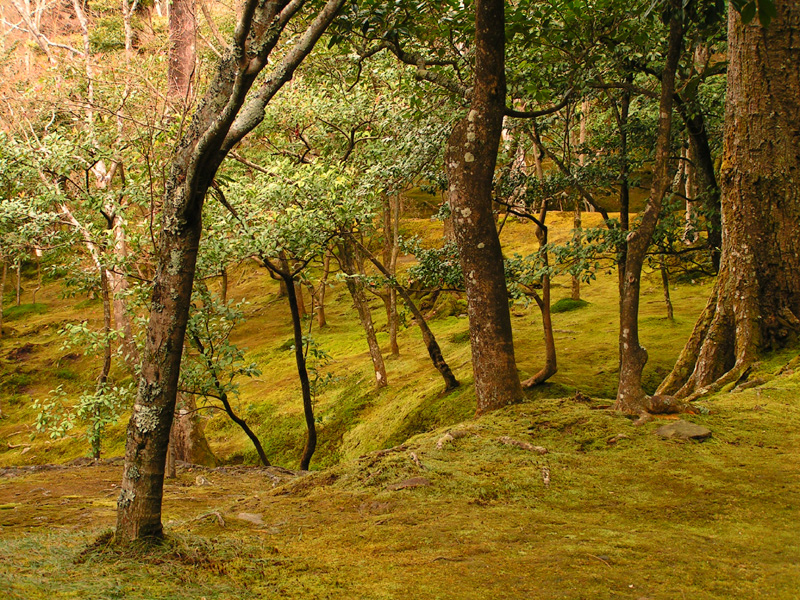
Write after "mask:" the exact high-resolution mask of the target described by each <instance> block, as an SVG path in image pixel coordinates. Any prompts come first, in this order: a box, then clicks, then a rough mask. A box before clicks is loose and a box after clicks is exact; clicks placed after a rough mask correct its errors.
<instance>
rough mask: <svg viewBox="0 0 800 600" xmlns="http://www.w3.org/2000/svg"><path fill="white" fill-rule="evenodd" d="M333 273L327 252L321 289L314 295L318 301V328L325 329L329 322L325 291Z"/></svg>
mask: <svg viewBox="0 0 800 600" xmlns="http://www.w3.org/2000/svg"><path fill="white" fill-rule="evenodd" d="M330 272H331V253H330V251H327V250H326V251H325V257H324V258H323V259H322V279H320V281H319V287H318V288H317V292H316V294H315V295H314V297H315V299H316V310H317V326H318V327H325V326H326V325H327V324H328V320H327V319H326V318H325V291H326V290H327V288H328V276H329V275H330Z"/></svg>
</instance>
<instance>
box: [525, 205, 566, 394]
mask: <svg viewBox="0 0 800 600" xmlns="http://www.w3.org/2000/svg"><path fill="white" fill-rule="evenodd" d="M546 218H547V206H543V207H542V210H541V211H540V212H539V223H537V224H536V237H537V239H538V240H539V248H542V247H543V246H545V245H547V227H546V226H545V224H544V223H545V219H546ZM548 264H549V260H548V256H547V252H545V253H544V266H545V268H547V267H548ZM533 299H534V300H535V301H536V304H537V306H538V307H539V312H541V313H542V331H543V334H544V353H545V360H544V366H543V367H542V368H541V369H540V370H539V372H538V373H536V374H535V375H533V376H532V377H529V378H528V379H526V380H525V381H523V382H522V387H523V389H526V390H527V389H530V388H532V387H535V386H537V385H540V384H542V383H544V382H545V381H547V380H548V379H550V378H551V377H552V376H553V375H555V374H556V373H557V372H558V361H557V356H556V340H555V337H554V336H553V318H552V312H551V311H550V275H549V274H547V273H545V274H544V275H543V276H542V295H541V297H539V295H538V294H536V292H535V291H534V294H533Z"/></svg>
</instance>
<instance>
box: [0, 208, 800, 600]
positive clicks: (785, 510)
mask: <svg viewBox="0 0 800 600" xmlns="http://www.w3.org/2000/svg"><path fill="white" fill-rule="evenodd" d="M592 217H593V216H592V215H585V222H586V223H591V220H592ZM571 219H572V217H571V215H570V214H565V215H553V223H552V225H551V232H552V236H553V238H554V239H556V240H557V239H558V238H559V236H560V237H561V238H565V237H566V236H568V235H569V231H570V227H571ZM403 227H404V235H406V236H410V235H414V234H418V235H421V236H422V237H423V238H425V239H427V240H435V239H440V237H441V231H440V224H437V223H431V222H430V221H429V220H427V219H419V220H409V221H406V222H404V224H403ZM503 236H504V244H507V245H508V247H510V248H511V249H512V250H513V251H517V252H520V253H522V254H525V253H527V252H530V251H532V250H533V249H534V248H535V243H533V242H532V241H531V240H532V239H533V236H532V235H531V230H530V228H529V227H526V226H524V225H523V224H518V223H513V222H512V223H509V224H508V225H507V227H506V228H505V229H504V233H503ZM407 264H408V263H407V261H406V262H404V265H407ZM232 280H233V285H232V287H231V295H232V297H234V298H236V299H243V298H247V300H248V302H249V303H248V304H247V305H245V307H244V310H245V313H246V314H247V318H248V320H247V324H246V326H244V327H242V328H240V329H239V330H237V331H235V335H234V341H235V342H236V343H238V344H240V345H241V346H243V347H245V348H247V354H246V356H247V358H248V360H253V361H254V362H256V363H257V364H258V365H259V367H260V369H261V370H262V372H264V373H265V375H262V376H260V377H256V378H254V379H252V380H243V381H242V382H241V397H240V398H239V399H238V400H237V401H236V407H237V409H238V410H240V411H241V414H242V415H243V416H245V418H246V419H247V420H248V422H250V423H251V424H252V426H253V428H254V430H255V431H256V433H257V434H258V435H259V438H260V439H261V440H262V443H263V444H264V447H265V449H266V451H267V453H268V455H269V457H270V459H271V460H272V462H273V463H274V464H279V465H283V466H286V467H292V466H295V465H296V462H297V459H298V457H299V454H300V449H301V448H302V444H303V441H304V431H303V420H302V412H301V407H300V403H299V399H298V396H299V394H298V390H297V387H298V386H297V382H296V373H295V372H294V366H293V364H292V356H291V355H292V353H291V352H289V351H287V349H288V348H289V345H287V340H289V339H290V337H291V329H290V327H289V323H288V318H287V317H288V309H287V308H286V306H285V300H284V299H280V298H278V297H277V294H276V293H275V292H276V291H277V284H275V282H273V281H271V280H270V279H269V277H267V276H266V275H265V274H263V273H260V272H257V271H254V270H253V269H252V268H251V267H247V268H244V269H241V270H240V271H239V272H238V273H236V276H235V277H232ZM25 283H26V285H27V287H28V289H30V288H31V287H32V286H33V285H34V283H33V282H32V281H30V280H26V282H25ZM569 289H570V282H569V280H568V279H567V278H558V279H557V280H556V283H555V289H554V298H553V299H554V301H557V300H559V299H561V298H562V297H566V296H568V295H569ZM708 289H709V282H708V280H702V279H698V280H697V281H693V280H692V279H691V277H684V278H682V279H678V278H675V279H674V281H673V285H672V286H671V292H672V298H673V302H674V304H675V319H674V320H672V321H670V320H668V319H666V318H665V316H664V303H663V295H662V294H663V291H662V289H661V286H660V277H659V276H658V274H657V273H649V274H648V275H647V276H646V277H645V280H644V287H643V295H642V299H643V301H642V313H641V320H640V323H641V330H642V333H641V335H642V339H643V342H644V344H645V345H646V346H647V347H648V350H649V353H650V361H649V363H648V367H647V370H646V373H645V382H646V385H647V387H648V389H649V390H651V391H652V389H653V388H654V386H655V385H656V384H657V382H658V381H660V379H661V378H662V377H663V375H664V374H665V373H666V372H667V370H668V369H669V368H670V367H671V365H672V363H673V362H674V361H675V359H676V357H677V355H678V353H679V352H680V349H681V347H682V345H683V343H684V342H685V340H686V339H687V338H688V336H689V333H690V332H691V329H692V327H693V325H694V322H695V320H696V318H697V315H698V314H699V312H700V311H701V310H702V307H703V306H704V304H705V301H706V297H707V293H708ZM26 293H29V292H26ZM582 293H583V298H584V299H585V300H587V301H588V304H587V305H585V306H583V307H582V308H579V309H576V310H571V311H566V312H559V313H556V314H554V326H555V332H556V343H557V348H558V356H559V372H558V373H557V374H556V376H555V377H553V379H552V380H551V381H550V382H548V384H546V385H544V386H541V387H540V388H538V389H536V390H534V391H532V392H530V393H529V394H528V395H527V399H526V402H524V403H523V404H520V405H517V406H512V407H508V408H507V409H504V410H502V411H498V412H497V413H494V414H491V415H486V416H483V417H480V418H477V419H476V418H474V417H473V414H474V410H475V404H474V402H475V401H474V394H473V393H472V385H471V372H470V355H469V343H468V335H467V321H466V317H465V316H464V315H463V314H462V310H463V309H462V307H461V305H459V304H458V300H457V299H455V300H454V299H453V298H449V299H448V298H443V299H440V301H439V302H438V303H437V304H436V305H435V306H433V307H432V308H429V309H428V314H429V315H430V316H431V317H432V320H431V327H432V328H433V330H434V332H435V333H436V335H437V337H438V339H439V341H440V343H441V345H442V349H443V352H444V354H445V357H446V358H447V360H448V361H449V362H450V364H451V366H452V367H453V369H454V371H455V373H456V375H457V376H458V377H459V379H461V381H462V382H463V384H464V385H462V387H460V388H459V389H458V390H456V391H455V392H453V393H451V394H449V395H446V396H443V395H442V394H441V388H442V383H441V380H440V379H439V378H438V376H437V374H436V372H435V371H434V370H433V369H432V367H431V366H430V363H429V361H428V359H427V357H426V356H425V353H424V349H423V348H422V346H421V343H420V340H419V334H418V332H417V330H416V328H415V327H413V324H409V326H408V327H405V328H404V329H403V330H402V332H401V336H400V346H401V355H400V356H399V357H391V358H389V359H388V360H387V370H388V374H389V383H390V385H389V387H388V388H385V389H383V390H381V391H375V390H374V389H371V386H370V385H369V384H368V383H367V382H369V381H370V380H371V378H370V373H371V369H370V365H369V359H368V355H367V352H366V343H365V341H364V339H363V333H362V332H361V331H360V330H359V328H358V325H357V322H356V320H355V318H354V315H353V312H354V311H353V309H352V305H351V303H350V301H349V298H348V297H347V295H346V293H345V292H344V290H343V286H342V284H341V283H340V282H337V283H336V284H335V285H334V286H333V287H332V288H331V290H329V305H328V316H329V325H328V327H326V328H324V329H315V330H314V332H313V335H314V337H315V339H316V340H317V341H318V342H319V343H320V344H321V345H322V347H323V348H325V349H326V350H327V351H328V352H330V353H331V355H332V356H333V357H334V359H335V361H334V363H332V364H331V365H329V366H328V367H327V368H326V369H327V370H328V371H329V372H330V373H331V374H332V376H333V379H332V381H331V382H330V384H329V385H328V386H327V387H326V388H325V389H324V390H323V392H322V393H321V394H320V396H319V397H318V398H317V400H316V406H315V408H316V414H317V417H318V420H319V424H318V427H319V434H320V445H319V447H318V451H317V454H316V455H315V457H314V461H313V462H312V468H313V469H314V470H313V471H312V472H310V473H299V472H295V471H291V470H288V469H283V468H277V467H272V468H267V469H264V468H259V467H254V466H244V465H240V464H238V463H242V462H244V463H250V464H252V463H253V462H254V453H253V451H252V449H251V448H250V446H249V443H248V441H247V439H246V438H245V437H244V436H243V434H241V432H240V431H238V429H237V428H235V427H232V426H231V425H230V423H228V422H227V421H226V420H225V419H224V418H223V417H222V416H220V415H216V416H213V417H211V418H209V419H208V421H207V426H206V432H207V435H208V438H209V442H210V444H211V447H212V448H213V450H214V452H215V454H216V455H217V457H218V458H219V459H220V461H221V463H222V464H224V465H226V466H223V467H218V468H215V469H212V468H203V467H193V466H188V465H184V466H182V467H180V468H179V471H178V478H177V479H176V480H168V481H167V483H166V488H165V499H164V524H165V527H166V532H167V535H168V538H167V542H166V543H165V544H163V545H161V546H158V547H154V548H149V549H145V548H142V549H139V550H137V551H136V552H132V553H131V552H129V553H126V554H123V553H119V552H118V551H116V550H114V549H113V548H111V547H109V546H107V545H106V544H104V543H103V540H105V539H107V532H109V531H110V530H111V528H113V526H114V521H115V507H116V498H117V496H118V493H119V491H118V485H119V482H120V480H121V469H122V466H121V462H120V458H119V456H120V455H121V453H122V448H123V445H124V427H125V421H126V418H125V415H123V418H122V419H121V420H120V423H119V424H118V425H116V426H114V427H112V428H110V430H109V432H108V435H107V439H105V440H104V446H103V456H108V457H117V458H112V459H110V460H107V459H104V460H102V461H100V462H99V463H95V462H93V461H90V460H88V459H86V458H82V457H85V455H86V451H87V445H86V440H85V438H84V437H83V430H82V429H81V427H80V426H78V427H76V428H75V429H74V430H72V431H71V432H69V435H68V436H67V437H66V438H64V439H49V437H48V436H47V435H43V434H41V433H39V434H36V433H35V430H34V427H33V424H34V422H35V418H36V413H37V409H36V408H34V405H33V401H34V400H37V399H39V400H40V399H43V398H46V397H47V396H48V394H49V390H52V389H54V388H56V387H57V386H59V385H60V386H62V387H63V389H64V390H65V391H66V392H67V393H68V395H70V396H74V395H77V394H78V393H79V392H80V391H81V390H83V389H86V387H87V386H91V385H92V382H93V380H94V377H96V368H97V365H96V362H97V360H96V357H82V356H81V354H80V351H79V349H74V348H72V349H65V348H64V347H63V346H62V342H63V339H62V338H61V337H60V336H59V335H58V333H57V330H58V328H59V327H60V326H61V324H63V323H64V322H65V321H69V322H80V321H84V320H87V319H88V323H89V325H90V326H96V324H97V323H98V320H99V316H100V311H99V305H98V304H97V302H96V301H90V300H81V301H76V300H75V299H74V298H73V299H69V298H64V297H62V296H61V295H60V294H61V288H60V284H59V283H58V282H51V283H46V285H45V286H44V288H43V289H42V290H40V291H39V293H38V296H37V303H36V304H23V305H22V306H20V307H12V308H10V309H8V310H7V311H5V315H6V323H5V327H4V338H3V340H2V342H0V344H2V347H1V348H0V409H2V411H3V412H2V418H0V599H2V600H5V599H6V598H9V599H12V600H17V599H19V600H34V599H38V598H47V599H56V598H99V599H106V598H126V599H132V600H137V599H139V600H153V599H173V598H174V599H190V598H191V599H193V600H200V599H203V598H205V599H206V600H211V599H220V600H234V599H235V600H239V599H249V598H266V599H272V598H297V599H300V598H302V599H315V598H321V599H322V598H331V599H339V598H341V599H369V600H371V599H376V600H377V599H390V598H403V599H408V598H414V599H416V598H420V599H425V600H428V599H436V598H442V599H445V598H447V599H449V598H459V599H470V598H476V599H477V598H481V599H483V598H509V599H511V598H514V599H517V598H534V599H540V598H541V599H550V598H566V599H575V600H577V599H584V598H585V599H597V598H629V599H632V600H643V599H650V600H656V599H663V600H675V599H677V600H682V599H683V598H693V599H697V600H704V599H718V600H723V599H731V598H742V599H748V600H749V599H758V598H764V599H770V600H772V599H778V600H782V599H786V600H790V599H791V600H795V599H797V598H798V597H800V596H798V590H800V568H798V565H800V521H798V519H797V514H798V510H800V469H798V462H797V456H798V453H800V368H798V366H797V364H796V363H797V362H798V360H797V358H796V356H797V354H798V349H794V350H789V351H785V352H782V353H780V354H777V355H775V356H773V357H770V358H769V359H768V360H766V361H764V362H763V363H761V364H760V365H759V367H758V369H757V370H756V372H754V373H753V374H751V376H750V379H749V381H748V383H747V385H748V386H750V387H747V389H737V390H733V391H726V392H725V393H720V394H717V395H715V396H713V397H711V398H707V399H705V400H703V401H701V402H700V405H701V406H702V407H704V408H705V409H707V410H702V411H699V413H698V414H692V415H682V418H684V419H686V420H689V421H693V422H695V423H697V424H700V425H703V426H705V427H707V428H709V429H710V430H711V431H712V437H711V438H710V439H707V440H706V441H704V442H696V441H678V440H670V439H663V438H661V437H659V436H658V435H656V433H655V431H656V430H657V429H658V428H659V427H660V426H661V425H663V424H664V423H667V422H670V421H672V418H658V419H654V420H653V421H651V422H648V423H645V424H643V425H640V426H635V425H633V422H632V421H631V420H629V419H627V418H626V417H624V416H621V415H619V414H616V413H614V412H613V411H610V410H608V407H609V405H610V404H611V400H610V398H613V395H614V389H615V385H616V377H617V373H616V368H617V359H616V351H617V350H616V344H617V342H616V336H617V314H616V313H617V282H616V275H615V273H613V272H606V271H605V270H603V269H601V270H600V271H599V272H598V277H597V280H596V281H593V282H592V284H591V285H584V286H583V290H582ZM462 302H463V300H462ZM6 306H8V302H7V303H6ZM373 308H374V314H375V316H376V319H377V326H378V327H379V328H381V327H382V326H383V325H384V324H385V317H383V316H382V314H381V312H382V311H381V310H379V309H380V302H379V301H378V300H373ZM382 318H383V321H382V320H381V319H382ZM512 318H513V321H514V331H515V341H516V344H517V359H518V364H519V367H520V370H521V372H522V373H523V375H525V374H530V373H532V372H534V371H535V370H536V369H538V368H539V367H540V366H541V357H542V342H541V319H540V317H539V315H538V311H537V310H536V308H535V306H533V307H530V306H529V307H526V306H522V305H514V307H513V310H512ZM379 340H380V342H381V343H382V344H386V341H387V336H386V333H385V331H381V333H380V334H379ZM787 364H789V365H794V366H790V367H786V365H787ZM115 374H116V376H117V377H118V378H124V377H126V375H125V373H123V372H121V371H116V372H115ZM576 390H579V391H581V392H582V393H583V394H585V395H586V396H588V397H590V398H592V399H591V400H585V399H582V398H585V397H584V396H576V395H575V391H576ZM447 432H450V436H446V435H445V434H446V433H447ZM451 438H452V439H451ZM526 444H527V445H528V446H526ZM533 446H541V447H543V448H545V449H546V450H547V452H546V453H544V454H540V453H538V452H537V451H536V449H535V448H534V449H531V448H532V447H533ZM98 540H99V541H98Z"/></svg>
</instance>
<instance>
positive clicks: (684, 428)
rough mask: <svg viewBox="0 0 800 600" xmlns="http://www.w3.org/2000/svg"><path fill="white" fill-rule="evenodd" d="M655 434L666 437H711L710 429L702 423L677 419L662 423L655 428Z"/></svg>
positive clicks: (702, 438)
mask: <svg viewBox="0 0 800 600" xmlns="http://www.w3.org/2000/svg"><path fill="white" fill-rule="evenodd" d="M656 435H660V436H661V437H663V438H667V439H679V440H705V439H708V438H710V437H711V430H710V429H708V428H706V427H703V426H702V425H696V424H694V423H689V422H688V421H684V420H683V419H678V420H677V421H675V422H673V423H670V424H669V425H663V426H661V427H659V428H658V429H656Z"/></svg>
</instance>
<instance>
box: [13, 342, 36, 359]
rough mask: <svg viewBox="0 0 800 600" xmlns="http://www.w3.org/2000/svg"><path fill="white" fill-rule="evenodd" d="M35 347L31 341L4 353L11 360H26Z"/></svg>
mask: <svg viewBox="0 0 800 600" xmlns="http://www.w3.org/2000/svg"><path fill="white" fill-rule="evenodd" d="M35 349H36V346H34V345H33V344H31V343H27V344H23V345H22V346H20V347H19V348H14V349H13V350H12V351H11V352H9V353H8V354H6V358H7V359H8V360H10V361H13V362H20V361H23V360H27V359H28V357H29V356H30V355H31V354H33V351H34V350H35Z"/></svg>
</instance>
